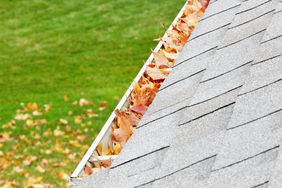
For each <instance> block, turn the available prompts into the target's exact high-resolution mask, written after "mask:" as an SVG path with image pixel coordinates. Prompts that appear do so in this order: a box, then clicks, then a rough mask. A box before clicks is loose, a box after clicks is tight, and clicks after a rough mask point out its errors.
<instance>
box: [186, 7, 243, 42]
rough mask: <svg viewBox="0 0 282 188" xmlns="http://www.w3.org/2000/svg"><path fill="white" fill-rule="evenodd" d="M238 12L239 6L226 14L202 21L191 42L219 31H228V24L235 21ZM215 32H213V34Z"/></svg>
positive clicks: (222, 13) (219, 14)
mask: <svg viewBox="0 0 282 188" xmlns="http://www.w3.org/2000/svg"><path fill="white" fill-rule="evenodd" d="M237 10H238V6H236V7H233V8H231V9H229V10H226V11H224V12H220V13H218V14H216V15H214V16H212V17H209V18H207V19H204V20H201V21H200V22H199V25H198V27H197V28H196V29H195V31H194V32H193V34H192V35H191V38H190V39H189V41H193V40H195V38H202V37H204V36H206V35H208V34H209V33H213V32H216V31H217V30H219V28H220V29H223V31H226V30H227V26H228V24H230V23H231V21H232V20H233V18H234V16H235V13H236V12H237ZM212 31H213V32H212Z"/></svg>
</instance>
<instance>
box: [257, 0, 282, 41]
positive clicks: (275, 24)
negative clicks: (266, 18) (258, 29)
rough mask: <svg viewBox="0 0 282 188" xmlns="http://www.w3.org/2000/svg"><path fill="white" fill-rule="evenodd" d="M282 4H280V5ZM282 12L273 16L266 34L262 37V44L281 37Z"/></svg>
mask: <svg viewBox="0 0 282 188" xmlns="http://www.w3.org/2000/svg"><path fill="white" fill-rule="evenodd" d="M280 4H282V3H280ZM281 20H282V12H278V13H276V14H274V16H273V18H272V22H271V23H270V25H269V27H268V29H267V32H266V34H265V35H264V37H263V40H262V41H263V42H264V41H268V40H271V39H274V38H276V37H279V36H281V35H282V29H281V28H282V21H281Z"/></svg>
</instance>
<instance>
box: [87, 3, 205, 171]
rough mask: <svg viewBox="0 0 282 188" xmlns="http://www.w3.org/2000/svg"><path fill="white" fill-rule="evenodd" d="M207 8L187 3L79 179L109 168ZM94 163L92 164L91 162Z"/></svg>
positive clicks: (203, 5)
mask: <svg viewBox="0 0 282 188" xmlns="http://www.w3.org/2000/svg"><path fill="white" fill-rule="evenodd" d="M208 4H209V0H188V1H187V4H186V6H185V8H184V11H183V15H182V16H181V17H180V18H179V19H178V21H177V23H176V24H175V25H173V28H172V29H171V30H168V31H167V32H166V35H165V37H162V38H160V39H159V40H160V41H161V42H162V47H161V49H160V50H159V51H158V52H153V55H154V58H153V60H152V62H151V63H150V64H149V65H148V66H147V67H146V71H145V73H144V75H143V76H142V77H141V79H140V80H139V81H138V83H135V84H134V87H133V90H132V92H131V94H130V96H129V98H128V103H127V105H126V106H124V107H123V110H116V111H115V113H116V118H115V120H114V122H113V124H112V128H111V130H109V131H110V132H109V133H108V134H106V135H105V136H104V138H103V139H102V141H101V142H100V143H99V145H98V147H97V148H96V151H95V152H94V153H93V156H92V157H91V159H90V160H89V161H88V162H87V164H86V165H85V167H84V173H83V175H91V174H92V173H94V172H96V171H99V169H101V168H106V167H109V166H110V165H111V164H112V158H111V156H112V155H118V154H119V153H120V151H121V150H122V148H123V147H124V145H125V144H126V142H127V141H128V139H129V138H130V137H131V135H132V134H133V132H134V130H135V129H136V127H137V124H138V122H139V121H140V119H141V118H142V116H143V115H144V113H145V112H146V110H147V108H148V107H149V105H150V104H151V103H152V101H153V99H154V98H155V96H156V94H157V92H158V89H159V88H160V86H161V84H162V83H163V81H164V79H165V78H166V77H167V75H168V74H169V71H170V70H171V68H172V67H173V65H174V62H175V60H176V59H177V57H178V56H179V54H180V52H181V50H182V49H183V47H184V45H185V43H186V42H187V40H188V38H189V37H190V35H191V33H192V31H193V30H194V28H195V27H196V26H197V24H198V21H199V20H200V18H201V16H202V15H203V13H204V11H205V9H206V8H207V6H208ZM97 156H109V158H108V160H107V161H99V160H98V157H97ZM95 157H96V160H93V158H94V159H95Z"/></svg>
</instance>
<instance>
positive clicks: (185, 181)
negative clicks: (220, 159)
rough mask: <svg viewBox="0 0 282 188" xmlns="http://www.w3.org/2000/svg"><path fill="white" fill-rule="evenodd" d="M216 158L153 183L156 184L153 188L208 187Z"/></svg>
mask: <svg viewBox="0 0 282 188" xmlns="http://www.w3.org/2000/svg"><path fill="white" fill-rule="evenodd" d="M214 158H215V157H211V158H209V159H206V160H204V161H202V162H200V163H197V164H195V165H193V166H190V167H189V168H184V169H182V170H180V171H178V172H175V173H173V174H171V175H168V176H167V177H164V178H162V179H159V180H156V181H155V182H153V183H154V184H153V187H152V188H158V187H167V188H175V187H183V188H184V187H189V188H193V187H194V188H200V187H206V180H207V178H208V176H209V172H210V170H211V168H212V164H213V162H214Z"/></svg>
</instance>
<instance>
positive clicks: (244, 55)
mask: <svg viewBox="0 0 282 188" xmlns="http://www.w3.org/2000/svg"><path fill="white" fill-rule="evenodd" d="M261 38H262V33H259V34H257V35H254V36H252V37H250V38H248V39H246V40H243V41H240V42H238V43H236V44H233V45H231V46H228V47H225V48H222V49H220V50H218V51H217V52H216V55H215V56H216V57H215V58H214V61H212V62H210V63H209V65H208V67H212V69H211V71H209V72H206V73H205V75H204V78H203V80H207V79H211V78H213V77H216V76H218V75H220V74H224V73H226V72H228V71H230V70H233V69H235V68H237V67H240V66H242V65H244V64H246V63H247V62H250V61H252V60H253V58H254V56H255V54H256V51H257V47H258V44H259V42H260V40H261Z"/></svg>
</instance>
